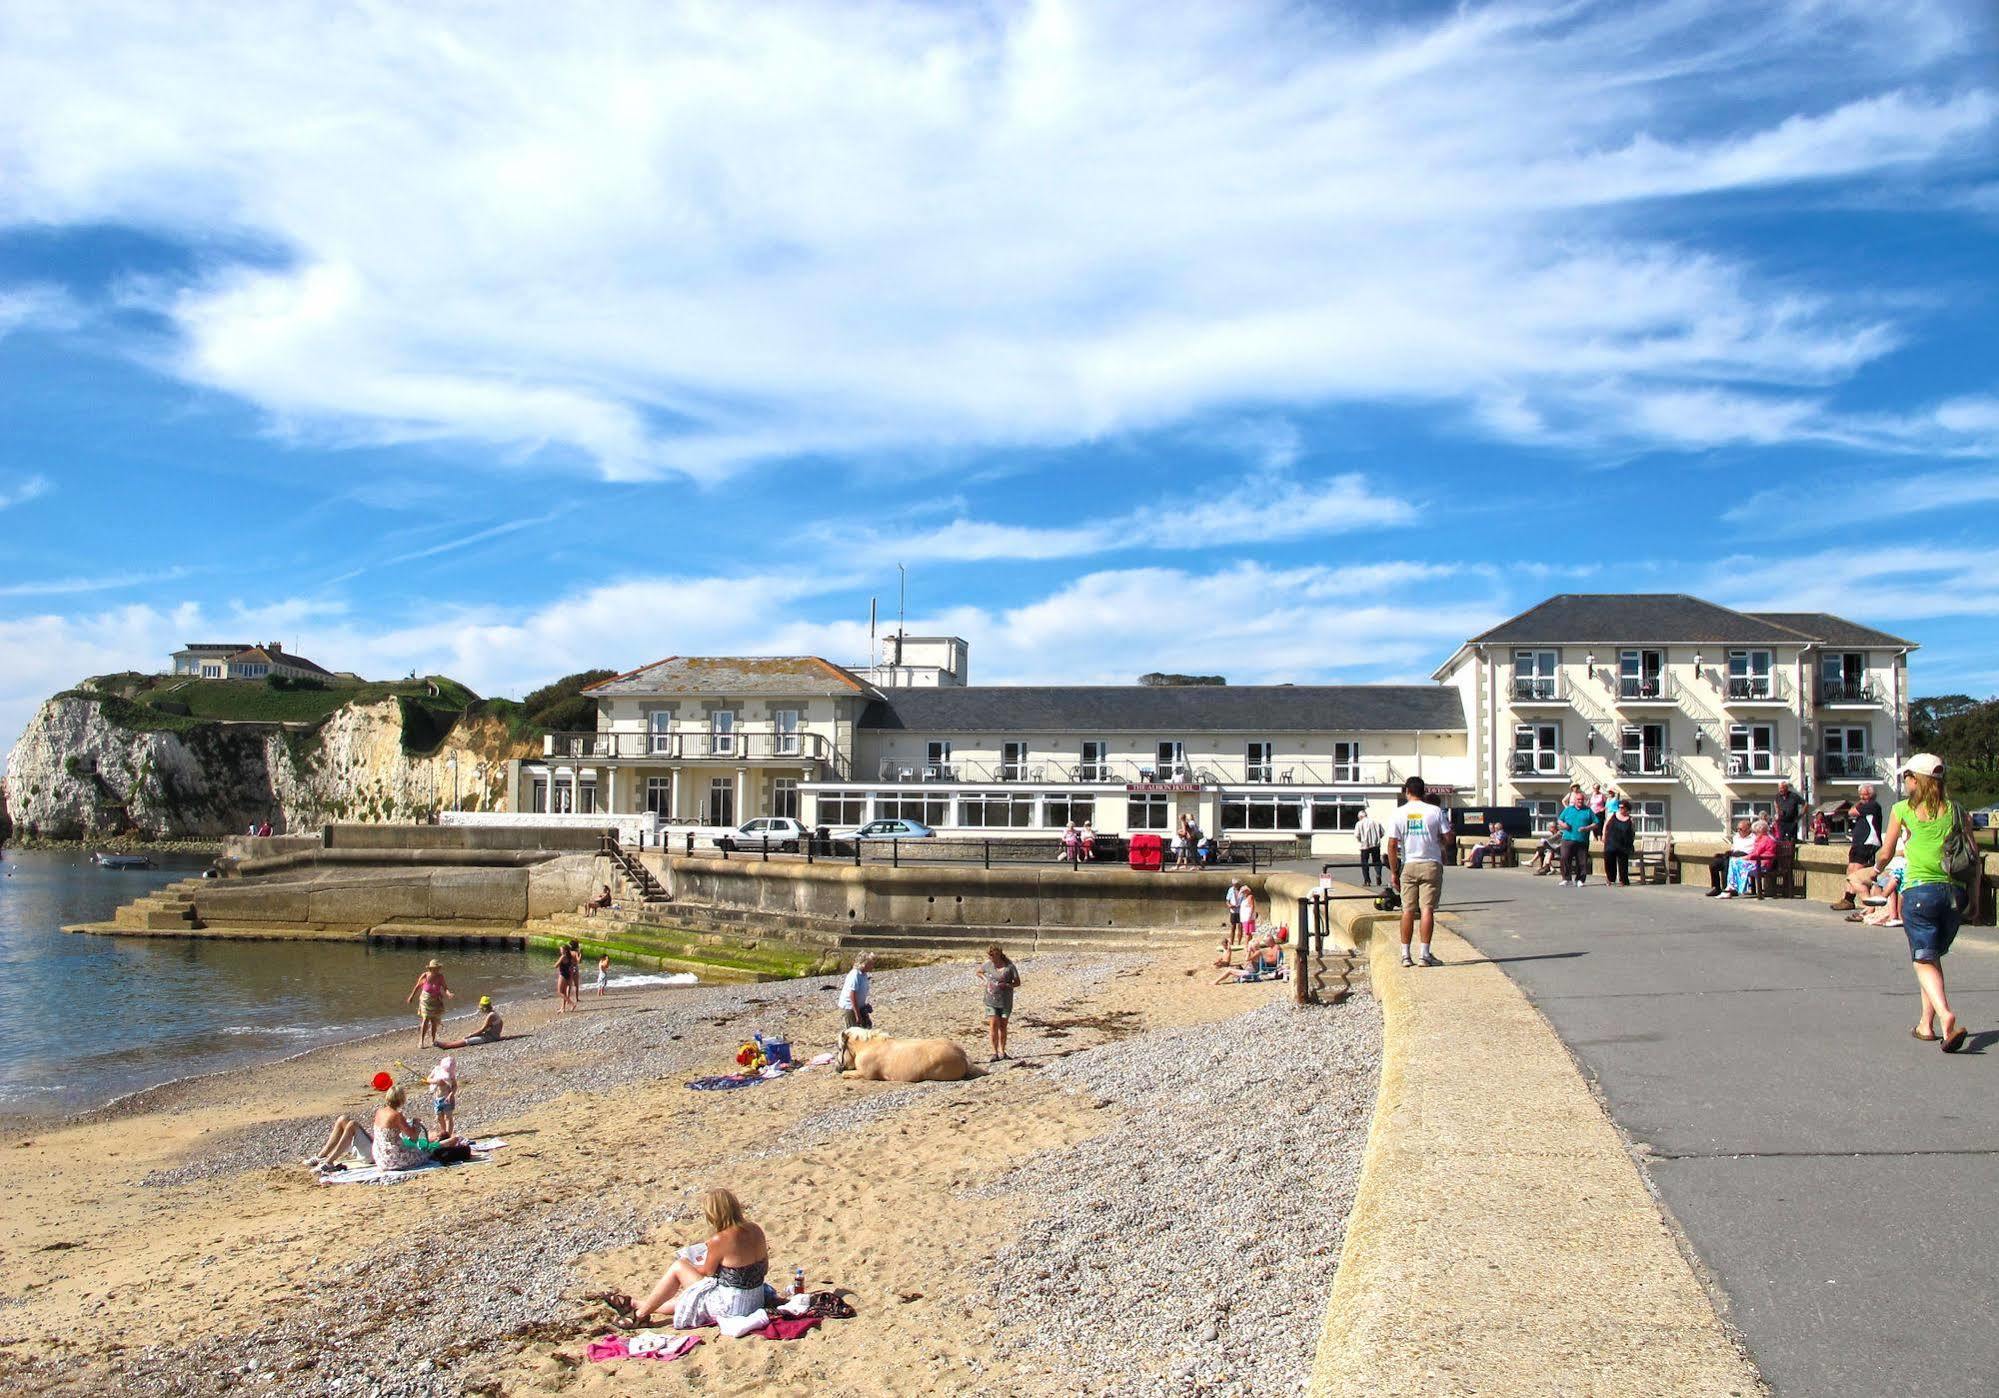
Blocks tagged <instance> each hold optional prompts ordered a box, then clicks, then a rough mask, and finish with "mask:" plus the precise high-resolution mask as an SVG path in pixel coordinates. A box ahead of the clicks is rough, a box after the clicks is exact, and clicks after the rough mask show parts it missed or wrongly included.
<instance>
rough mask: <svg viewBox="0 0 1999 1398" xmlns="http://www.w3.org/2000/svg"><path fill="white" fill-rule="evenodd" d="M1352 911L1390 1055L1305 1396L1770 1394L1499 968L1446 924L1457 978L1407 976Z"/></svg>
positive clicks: (1390, 943)
mask: <svg viewBox="0 0 1999 1398" xmlns="http://www.w3.org/2000/svg"><path fill="white" fill-rule="evenodd" d="M1273 883H1276V880H1275V879H1273ZM1273 891H1276V892H1280V893H1283V894H1294V893H1303V892H1304V891H1305V885H1304V881H1299V885H1298V887H1297V888H1296V889H1295V890H1294V888H1293V887H1292V880H1290V879H1285V880H1284V881H1283V886H1282V887H1281V888H1276V889H1274V890H1273ZM1344 891H1348V892H1353V891H1356V890H1352V889H1347V890H1344ZM1338 906H1339V907H1341V908H1342V909H1345V910H1349V911H1344V912H1342V914H1341V921H1342V922H1343V923H1344V924H1346V930H1347V931H1348V933H1349V935H1350V936H1351V937H1352V938H1353V939H1354V941H1355V942H1356V943H1357V944H1359V945H1361V946H1363V947H1365V948H1366V949H1367V955H1368V957H1369V963H1370V972H1371V976H1370V979H1371V980H1372V982H1373V986H1374V991H1375V994H1376V995H1377V997H1378V998H1379V999H1380V1001H1381V1006H1382V1013H1383V1018H1384V1024H1385V1045H1384V1051H1383V1055H1382V1072H1381V1086H1380V1095H1379V1098H1378V1100H1377V1103H1376V1107H1375V1117H1374V1123H1373V1126H1372V1128H1371V1131H1370V1133H1369V1137H1368V1146H1367V1157H1366V1161H1365V1164H1364V1166H1363V1172H1362V1176H1361V1182H1360V1189H1359V1192H1358V1195H1357V1196H1356V1198H1355V1201H1354V1208H1353V1213H1352V1215H1351V1217H1350V1218H1349V1220H1348V1223H1347V1234H1346V1244H1345V1247H1344V1250H1343V1252H1342V1254H1341V1257H1340V1265H1339V1271H1338V1273H1337V1275H1336V1277H1335V1279H1334V1284H1333V1292H1332V1297H1331V1300H1330V1303H1329V1305H1328V1309H1327V1313H1326V1318H1325V1325H1324V1330H1323V1333H1322V1336H1321V1339H1320V1344H1319V1353H1318V1359H1317V1362H1316V1364H1315V1366H1314V1370H1313V1374H1312V1381H1311V1389H1310V1391H1311V1392H1312V1393H1314V1394H1341V1395H1344V1394H1425V1395H1435V1394H1491V1395H1504V1394H1534V1395H1544V1394H1590V1395H1621V1394H1631V1395H1645V1398H1653V1395H1657V1394H1661V1393H1672V1394H1702V1395H1706V1394H1715V1395H1725V1394H1736V1395H1751V1394H1761V1393H1764V1392H1765V1391H1766V1390H1765V1388H1764V1385H1763V1382H1762V1380H1761V1379H1760V1378H1759V1376H1758V1375H1757V1372H1756V1369H1755V1366H1754V1365H1753V1364H1751V1363H1750V1361H1749V1359H1748V1358H1747V1357H1746V1356H1745V1354H1744V1353H1743V1351H1742V1349H1741V1348H1740V1346H1739V1345H1738V1343H1737V1342H1736V1340H1735V1338H1734V1336H1733V1335H1732V1334H1731V1332H1730V1331H1729V1329H1728V1327H1727V1326H1726V1325H1725V1324H1724V1323H1723V1322H1722V1320H1721V1318H1720V1317H1719V1316H1718V1315H1717V1314H1716V1312H1715V1309H1714V1305H1713V1303H1712V1301H1711V1300H1710V1299H1709V1294H1708V1292H1707V1289H1706V1288H1705V1287H1704V1286H1703V1285H1702V1282H1701V1279H1700V1278H1699V1276H1698V1275H1697V1274H1696V1272H1695V1270H1694V1267H1693V1265H1692V1264H1691V1263H1690V1262H1689V1261H1688V1259H1687V1256H1686V1255H1685V1254H1684V1253H1683V1252H1682V1250H1681V1248H1680V1245H1679V1242H1678V1240H1677V1237H1676V1235H1675V1233H1674V1230H1673V1228H1672V1226H1671V1224H1670V1223H1669V1221H1668V1220H1667V1218H1666V1216H1665V1214H1664V1213H1663V1211H1662V1209H1661V1208H1660V1206H1659V1204H1658V1202H1657V1201H1656V1200H1655V1199H1654V1197H1653V1195H1652V1193H1651V1191H1650V1190H1649V1188H1648V1187H1647V1185H1646V1182H1645V1179H1644V1178H1643V1176H1642V1175H1641V1174H1640V1172H1639V1170H1638V1167H1637V1165H1636V1164H1635V1163H1634V1161H1633V1159H1632V1157H1631V1155H1630V1153H1629V1152H1628V1151H1627V1149H1626V1146H1625V1142H1624V1139H1623V1137H1622V1136H1621V1135H1620V1134H1619V1132H1618V1130H1617V1128H1616V1127H1615V1126H1614V1125H1613V1124H1612V1122H1611V1121H1610V1119H1609V1118H1608V1117H1607V1116H1606V1115H1605V1113H1604V1111H1603V1109H1602V1108H1601V1107H1600V1106H1599V1105H1598V1103H1597V1101H1596V1098H1595V1097H1594V1096H1593V1095H1592V1094H1591V1092H1590V1089H1589V1087H1588V1085H1587V1084H1586V1083H1585V1082H1584V1080H1583V1077H1582V1074H1581V1073H1580V1072H1579V1071H1578V1069H1577V1067H1576V1065H1575V1063H1574V1061H1573V1060H1572V1059H1571V1058H1570V1056H1569V1053H1568V1050H1567V1049H1566V1048H1565V1047H1564V1046H1563V1044H1562V1043H1561V1041H1560V1040H1559V1039H1558V1038H1557V1037H1556V1036H1555V1034H1554V1031H1553V1030H1551V1029H1550V1028H1549V1027H1548V1024H1547V1022H1546V1021H1545V1020H1543V1019H1542V1018H1541V1015H1540V1013H1539V1012H1538V1011H1536V1010H1535V1009H1534V1007H1533V1006H1532V1005H1531V1004H1529V1003H1528V1001H1527V998H1526V997H1525V996H1524V995H1523V994H1522V993H1521V992H1520V990H1519V989H1518V988H1517V987H1516V986H1515V985H1514V984H1513V982H1512V980H1511V979H1509V978H1508V977H1507V975H1506V973H1505V972H1504V970H1502V969H1501V967H1499V966H1498V965H1495V964H1494V963H1492V962H1490V961H1487V960H1485V959H1484V958H1483V957H1482V956H1481V955H1480V954H1479V953H1477V952H1476V951H1474V950H1473V949H1472V948H1471V946H1470V945H1469V944H1468V943H1466V942H1465V941H1463V940H1462V939H1461V938H1459V937H1458V936H1457V935H1456V934H1455V933H1454V932H1451V931H1448V930H1446V929H1445V928H1444V926H1443V925H1442V924H1440V925H1439V929H1438V937H1437V942H1436V952H1437V954H1438V955H1439V956H1440V957H1442V958H1444V959H1445V960H1446V961H1447V962H1448V963H1449V964H1448V965H1446V966H1444V967H1439V968H1432V969H1427V970H1423V969H1417V970H1408V971H1405V970H1403V969H1401V967H1400V966H1398V965H1397V964H1396V961H1397V956H1396V950H1395V923H1394V920H1393V919H1392V918H1383V917H1379V916H1378V915H1375V914H1374V913H1373V912H1372V910H1371V907H1370V905H1368V904H1366V903H1359V902H1356V903H1347V904H1343V905H1338ZM1377 925H1378V926H1379V927H1380V935H1378V936H1377V935H1372V934H1373V932H1374V929H1375V928H1376V926H1377Z"/></svg>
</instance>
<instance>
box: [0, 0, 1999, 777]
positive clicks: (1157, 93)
mask: <svg viewBox="0 0 1999 1398" xmlns="http://www.w3.org/2000/svg"><path fill="white" fill-rule="evenodd" d="M1891 11H1892V14H1891V13H1890V12H1891ZM1995 56H1999V46H1995V40H1994V34H1993V32H1992V28H1991V25H1990V20H1989V17H1988V15H1987V7H1984V6H1980V5H1978V4H1975V3H1920V2H1919V3H1913V4H1908V5H1898V6H1893V7H1883V6H1879V5H1872V4H1861V3H1847V0H1791V2H1790V3H1774V4H1769V5H1763V6H1754V7H1745V6H1740V5H1730V4H1725V3H1708V2H1707V0H1668V2H1667V3H1660V4H1649V5H1645V6H1642V7H1619V6H1612V5H1591V4H1578V3H1562V4H1534V3H1518V4H1509V5H1481V4H1468V5H1465V6H1463V7H1442V6H1410V7H1397V6H1388V5H1381V4H1368V5H1357V6H1337V5H1307V4H1287V5H1278V4H1265V3H1252V2H1251V0H1231V3H1228V4H1220V3H1217V4H1213V5H1206V6H1203V5H1189V6H1185V7H1170V6H1169V7H1160V6H1157V5H1142V4H1124V3H1115V2H1114V0H1099V2H1098V3H1091V4H1087V5H1086V4H1080V3H1073V4H1068V3H1054V2H1053V0H1049V2H1048V3H1029V2H1028V0H1022V3H1014V4H990V5H970V4H966V5H951V4H939V3H924V4H913V3H912V4H903V5H886V6H885V5H869V6H849V5H840V4H831V3H815V4H796V3H775V4H768V5H761V6H757V7H754V8H753V9H752V8H745V7H740V6H726V5H718V4H642V3H630V4H626V3H620V0H602V2H601V3H599V4H597V5H595V6H593V7H592V10H591V22H590V23H575V22H572V20H571V19H570V18H565V17H564V16H563V15H562V14H561V13H559V12H558V11H557V10H550V9H549V8H548V7H535V6H526V5H519V6H508V5H496V6H489V7H482V8H481V9H479V10H478V11H477V12H467V13H464V14H461V15H459V16H457V17H456V18H453V19H449V20H446V19H438V18H435V17H428V18H420V17H415V12H410V11H405V10H404V9H403V8H402V7H382V8H377V9H373V10H366V11H358V12H357V11H350V10H345V9H334V8H331V7H323V6H318V5H307V4H292V3H283V2H282V0H275V2H274V3H270V4H266V5H261V6H255V7H247V6H227V7H218V8H216V9H214V10H211V11H209V12H207V13H206V14H205V15H204V16H203V17H201V18H200V19H198V20H197V19H193V18H189V17H188V16H187V12H185V11H180V12H176V13H174V14H169V13H168V11H166V10H162V9H160V8H159V7H153V6H139V5H118V4H91V3H77V4H70V5H64V6H61V7H49V6H41V5H29V4H10V3H4V2H0V415H4V416H0V420H4V422H5V423H6V425H7V430H6V431H5V432H4V433H3V434H0V743H4V742H9V741H11V739H12V737H13V735H15V734H16V733H18V732H19V731H20V729H21V727H22V726H23V725H24V724H25V722H26V721H27V718H28V717H29V715H30V713H31V712H32V710H33V706H34V704H35V703H36V702H37V701H39V699H40V698H42V697H43V696H45V695H46V694H48V693H49V692H51V691H53V690H55V689H58V688H61V687H63V686H65V685H68V684H70V683H73V682H74V681H75V680H76V679H78V678H80V677H82V676H84V675H86V674H90V673H96V672H101V671H106V670H111V669H120V668H127V667H148V666H156V665H158V664H161V663H163V661H164V656H165V654H166V652H167V651H168V650H170V649H172V648H173V647H174V646H175V645H176V644H178V643H180V642H182V641H192V640H201V639H223V640H237V639H240V640H251V641H254V640H266V639H278V640H282V641H284V642H286V643H287V644H295V645H296V646H297V647H298V648H300V649H301V650H303V651H304V652H305V653H306V654H307V655H310V656H312V657H313V658H315V659H318V660H319V661H321V662H322V663H324V664H327V665H329V666H332V667H334V668H341V669H355V670H360V671H363V672H367V673H370V674H395V673H405V672H407V671H409V670H411V669H412V668H414V669H419V670H424V671H431V670H442V671H447V672H449V673H451V674H454V675H456V676H458V677H460V678H462V679H464V680H465V681H467V682H468V683H470V684H472V685H473V686H474V687H475V688H478V689H480V690H482V691H483V692H488V693H519V692H521V691H523V690H524V689H526V688H529V687H532V686H533V685H535V684H537V683H540V682H542V681H544V680H546V679H549V678H552V677H554V676H556V675H559V674H562V673H564V672H567V671H571V670H576V669H581V668H584V667H586V666H598V665H604V666H617V667H626V666H631V665H635V664H638V663H641V662H643V661H646V660H649V659H653V658H656V657H658V656H661V655H666V654H673V653H689V652H716V651H747V652H761V651H791V650H805V651H813V652H817V653H821V654H825V655H828V656H829V657H832V658H835V659H841V660H860V659H862V658H863V656H864V653H865V650H866V644H867V638H866V617H867V608H868V599H869V598H870V597H871V596H872V597H879V598H881V599H882V603H883V608H884V613H885V614H888V613H892V611H893V608H894V598H895V588H896V567H895V565H896V563H897V562H902V563H904V564H906V565H907V567H908V570H909V579H910V618H911V621H912V623H913V625H914V626H917V627H920V628H922V629H924V630H932V629H946V630H951V631H955V632H958V633H959V634H963V635H965V636H966V637H968V638H969V639H970V640H971V642H972V658H973V669H974V674H975V677H977V678H979V679H982V680H987V681H1007V680H1019V681H1026V680H1072V681H1078V682H1088V681H1128V680H1129V679H1131V678H1132V677H1134V676H1135V675H1137V674H1139V673H1141V672H1143V671H1145V670H1150V669H1160V668H1166V669H1189V670H1199V671H1218V672H1221V673H1224V674H1226V675H1228V676H1229V677H1230V678H1231V679H1233V680H1236V681H1238V682H1247V681H1255V680H1273V679H1275V680H1282V679H1297V680H1311V679H1334V680H1375V679H1391V678H1409V677H1421V676H1423V675H1426V674H1427V673H1428V672H1429V671H1430V670H1431V669H1432V668H1433V667H1434V666H1435V665H1436V664H1437V663H1438V662H1439V661H1440V660H1441V659H1442V658H1443V657H1444V656H1445V655H1447V654H1448V653H1449V651H1450V649H1451V648H1452V646H1453V645H1454V644H1455V642H1456V641H1458V640H1459V639H1461V638H1463V637H1464V636H1466V635H1468V634H1471V633H1472V632H1473V631H1475V630H1477V629H1479V628H1481V627H1483V626H1486V625H1489V624H1491V623H1492V622H1494V621H1496V620H1498V619H1500V618H1502V617H1504V616H1506V615H1509V614H1511V613H1512V612H1514V611H1516V610H1519V609H1520V608H1522V607H1524V606H1527V605H1530V604H1532V603H1533V602H1534V601H1537V600H1539V599H1540V598H1541V597H1543V596H1545V595H1547V594H1549V593H1551V592H1557V591H1584V590H1588V591H1594V590H1605V591H1609V590H1675V591H1690V592H1696V593H1699V594H1701V595H1703V596H1707V597H1711V598H1713V599H1715V600H1717V601H1722V602H1726V603H1730V604H1733V605H1740V606H1747V607H1769V608H1783V609H1799V610H1808V609H1824V610H1833V611H1838V612H1841V613H1844V614H1847V615H1850V616H1853V617H1855V618H1856V619H1859V620H1862V621H1865V622H1868V623H1871V624H1874V625H1878V626H1881V627H1884V628H1886V629H1889V630H1891V631H1895V632H1897V633H1899V634H1903V635H1907V636H1910V637H1912V638H1914V639H1916V640H1918V641H1920V642H1921V643H1922V645H1923V650H1922V651H1921V653H1920V654H1919V655H1918V657H1917V660H1916V684H1917V688H1918V690H1919V692H1941V691H1946V690H1969V691H1972V692H1974V693H1978V694H1987V693H1991V692H1993V691H1995V690H1999V658H1995V656H1994V654H1993V649H1992V646H1991V638H1992V636H1993V634H1994V621H1995V617H1999V552H1995V550H1994V549H1993V548H1992V542H1991V541H1992V534H1993V525H1994V523H1995V522H1999V471H1995V469H1994V459H1995V456H1999V344H1995V336H1994V331H1993V328H1992V327H1993V326H1994V325H1995V324H1999V316H1995V311H1996V310H1999V307H1995V305H1994V299H1995V291H1999V274H1995V268H1999V256H1995V251H1999V160H1995V149H1999V147H1995V134H1999V80H1995V79H1994V76H1993V74H1994V72H1995V66H1994V59H1995Z"/></svg>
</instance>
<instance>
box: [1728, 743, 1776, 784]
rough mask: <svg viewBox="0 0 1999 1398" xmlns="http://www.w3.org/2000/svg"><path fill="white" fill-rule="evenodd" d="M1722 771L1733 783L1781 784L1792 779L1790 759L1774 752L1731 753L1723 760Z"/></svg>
mask: <svg viewBox="0 0 1999 1398" xmlns="http://www.w3.org/2000/svg"><path fill="white" fill-rule="evenodd" d="M1722 770H1723V771H1724V772H1726V773H1727V774H1728V779H1729V780H1730V781H1732V782H1780V781H1789V780H1790V779H1791V764H1790V762H1789V760H1788V759H1786V758H1783V757H1780V756H1779V755H1778V754H1776V753H1774V752H1761V751H1757V752H1747V753H1743V752H1731V753H1729V754H1728V755H1727V756H1726V757H1725V758H1723V759H1722Z"/></svg>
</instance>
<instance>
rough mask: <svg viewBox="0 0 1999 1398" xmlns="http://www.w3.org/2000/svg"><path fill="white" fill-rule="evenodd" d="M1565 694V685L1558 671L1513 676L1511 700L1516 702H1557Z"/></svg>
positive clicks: (1559, 701)
mask: <svg viewBox="0 0 1999 1398" xmlns="http://www.w3.org/2000/svg"><path fill="white" fill-rule="evenodd" d="M1565 695H1566V686H1565V685H1564V684H1563V683H1562V677H1561V675H1560V674H1559V673H1556V674H1553V675H1515V676H1514V677H1513V702H1514V703H1516V704H1559V703H1561V702H1562V700H1563V698H1564V697H1565Z"/></svg>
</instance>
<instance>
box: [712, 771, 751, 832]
mask: <svg viewBox="0 0 1999 1398" xmlns="http://www.w3.org/2000/svg"><path fill="white" fill-rule="evenodd" d="M724 805H726V806H727V807H728V814H727V815H724V814H722V808H723V806H724ZM741 814H742V812H741V811H738V810H737V809H736V779H735V778H734V777H710V778H709V779H708V809H707V811H706V815H707V819H708V824H710V825H734V824H735V823H736V818H737V817H738V816H740V815H741Z"/></svg>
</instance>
